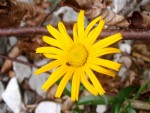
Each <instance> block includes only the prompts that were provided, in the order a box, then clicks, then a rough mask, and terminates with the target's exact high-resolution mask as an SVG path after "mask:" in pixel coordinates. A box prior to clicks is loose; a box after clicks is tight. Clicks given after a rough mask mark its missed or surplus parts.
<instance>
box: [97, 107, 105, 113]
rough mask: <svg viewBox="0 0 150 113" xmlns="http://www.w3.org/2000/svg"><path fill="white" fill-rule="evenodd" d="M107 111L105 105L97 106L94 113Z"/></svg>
mask: <svg viewBox="0 0 150 113" xmlns="http://www.w3.org/2000/svg"><path fill="white" fill-rule="evenodd" d="M106 110H107V106H106V105H97V107H96V112H97V113H104V112H105V111H106Z"/></svg>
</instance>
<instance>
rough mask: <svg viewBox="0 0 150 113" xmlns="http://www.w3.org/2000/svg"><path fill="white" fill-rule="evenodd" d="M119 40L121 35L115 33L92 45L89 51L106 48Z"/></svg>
mask: <svg viewBox="0 0 150 113" xmlns="http://www.w3.org/2000/svg"><path fill="white" fill-rule="evenodd" d="M121 39H122V35H121V34H120V33H117V34H114V35H111V36H109V37H107V38H104V39H102V40H100V41H98V42H97V43H95V44H94V45H92V47H91V48H90V49H91V50H95V49H96V50H97V49H101V48H104V47H107V46H109V45H111V44H113V43H115V42H117V41H119V40H121Z"/></svg>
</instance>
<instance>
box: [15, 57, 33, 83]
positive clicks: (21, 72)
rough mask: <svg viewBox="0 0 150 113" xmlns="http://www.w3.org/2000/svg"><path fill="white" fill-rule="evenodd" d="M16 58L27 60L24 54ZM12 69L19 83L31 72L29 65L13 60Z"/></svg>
mask: <svg viewBox="0 0 150 113" xmlns="http://www.w3.org/2000/svg"><path fill="white" fill-rule="evenodd" d="M17 59H19V60H22V61H25V62H28V60H27V58H26V57H24V56H19V57H17ZM13 69H14V71H15V73H16V77H17V79H18V81H19V83H21V82H22V81H23V80H24V79H25V78H29V77H30V76H31V73H32V72H31V67H29V66H27V65H24V64H21V63H17V62H13Z"/></svg>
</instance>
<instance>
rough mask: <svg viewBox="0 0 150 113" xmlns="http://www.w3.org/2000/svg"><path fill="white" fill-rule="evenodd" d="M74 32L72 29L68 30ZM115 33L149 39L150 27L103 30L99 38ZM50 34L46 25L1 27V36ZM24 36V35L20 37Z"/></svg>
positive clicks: (138, 38) (133, 37) (70, 32)
mask: <svg viewBox="0 0 150 113" xmlns="http://www.w3.org/2000/svg"><path fill="white" fill-rule="evenodd" d="M68 32H69V34H72V31H68ZM115 33H121V34H122V35H123V39H124V40H149V39H150V30H149V29H126V30H125V29H119V30H103V31H102V33H101V34H100V36H99V38H104V37H107V36H110V35H112V34H115ZM35 35H49V32H48V31H47V29H46V28H44V27H39V28H33V27H27V28H17V29H0V36H3V37H5V38H7V37H8V36H28V37H29V36H35ZM19 38H22V37H19Z"/></svg>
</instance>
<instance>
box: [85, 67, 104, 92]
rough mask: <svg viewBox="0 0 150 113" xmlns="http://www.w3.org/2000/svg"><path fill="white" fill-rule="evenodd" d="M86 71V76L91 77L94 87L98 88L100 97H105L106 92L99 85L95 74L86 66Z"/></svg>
mask: <svg viewBox="0 0 150 113" xmlns="http://www.w3.org/2000/svg"><path fill="white" fill-rule="evenodd" d="M84 70H85V72H86V74H87V75H88V76H89V78H90V80H91V82H92V83H93V85H94V87H95V88H96V90H97V92H98V93H99V94H100V95H104V93H105V91H104V89H103V87H102V86H101V84H100V83H99V81H98V79H97V78H96V76H95V74H94V73H93V72H92V71H91V69H90V68H89V67H88V66H87V65H85V66H84Z"/></svg>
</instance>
